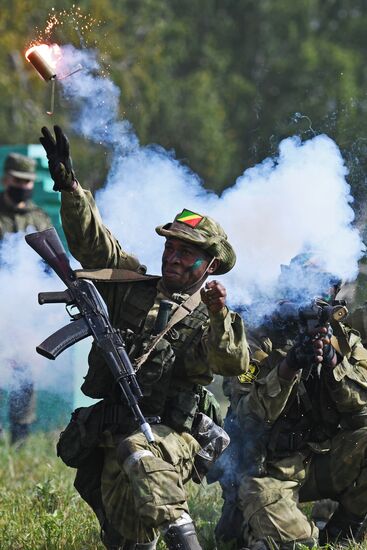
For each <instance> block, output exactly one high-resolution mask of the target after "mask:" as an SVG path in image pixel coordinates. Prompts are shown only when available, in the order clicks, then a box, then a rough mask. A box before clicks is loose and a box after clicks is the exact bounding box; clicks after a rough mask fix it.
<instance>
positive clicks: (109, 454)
mask: <svg viewBox="0 0 367 550" xmlns="http://www.w3.org/2000/svg"><path fill="white" fill-rule="evenodd" d="M42 133H43V137H41V139H40V141H41V143H42V144H43V146H44V148H45V150H46V152H47V156H48V159H49V167H50V173H51V176H52V177H53V179H54V181H55V189H57V190H61V193H62V206H61V216H62V222H63V228H64V231H65V235H66V238H67V240H68V244H69V248H70V251H71V253H72V254H73V255H74V256H75V258H77V259H78V260H79V261H80V262H81V264H82V265H83V267H84V268H86V269H93V270H96V269H102V270H103V271H101V272H94V273H93V272H92V273H91V275H90V276H91V277H93V278H94V280H96V281H103V282H99V283H97V287H98V289H99V291H100V293H101V294H102V296H103V298H104V300H105V302H106V304H107V307H108V311H109V314H110V318H111V322H112V324H113V325H114V326H115V327H116V328H118V329H120V330H121V331H122V333H123V334H124V335H125V338H126V342H128V344H127V345H128V348H129V354H130V357H131V358H132V359H133V360H134V359H135V363H136V364H137V362H138V359H137V358H139V357H142V356H144V353H146V352H147V349H148V348H147V346H149V343H150V342H151V341H152V340H151V335H152V333H154V325H155V320H156V317H157V312H158V309H159V304H160V302H161V300H163V299H168V300H171V301H172V302H173V314H172V315H174V313H175V309H178V308H179V305H180V304H182V303H183V304H184V306H185V304H188V302H187V300H190V299H191V301H192V300H194V301H196V304H195V305H194V306H191V312H190V313H189V312H187V313H186V314H185V315H184V316H183V317H182V319H181V320H180V321H179V322H177V323H176V324H175V325H174V326H173V327H172V328H171V329H170V330H169V331H168V332H167V333H166V334H165V335H164V337H163V338H161V340H160V342H159V344H158V345H157V346H156V348H155V349H154V350H153V352H151V353H150V355H149V357H148V359H147V360H146V361H145V362H143V364H142V366H141V368H140V370H139V371H138V381H139V384H140V386H141V388H142V390H143V394H144V397H143V399H142V400H141V402H140V406H141V409H142V412H143V413H144V415H145V417H146V418H147V419H148V421H149V422H150V423H151V425H152V429H153V433H154V436H155V440H156V441H155V443H153V444H148V443H147V441H146V440H145V438H144V436H143V435H142V434H141V433H140V432H137V431H136V425H135V423H134V421H133V418H131V415H130V414H129V411H128V410H127V408H126V406H125V405H124V404H123V403H121V397H120V395H119V394H118V392H116V385H115V384H114V382H113V379H112V376H111V375H110V373H109V371H108V369H107V367H106V365H105V364H104V362H103V360H102V358H101V357H99V356H98V354H97V352H96V349H92V351H91V353H90V356H89V371H88V374H87V376H86V378H85V382H84V384H83V386H82V390H83V392H84V393H85V394H86V395H89V396H90V397H95V398H102V399H103V401H102V402H100V403H102V404H103V406H102V407H101V406H100V404H99V405H97V406H96V407H97V408H98V410H99V411H100V413H99V417H98V422H97V424H98V430H97V433H94V434H92V435H93V436H96V439H97V440H98V445H99V446H98V447H96V448H95V450H94V451H93V452H92V453H91V456H90V457H89V458H88V460H87V461H86V462H85V463H84V464H83V466H82V467H80V468H79V469H78V473H77V478H76V487H77V489H78V490H79V492H80V493H81V495H82V496H83V498H84V499H85V500H87V502H88V503H89V504H90V505H91V506H92V507H93V509H94V511H95V513H96V515H97V517H98V519H99V521H100V524H101V527H102V539H103V541H104V543H105V545H106V547H107V548H110V549H112V548H121V549H125V550H127V549H143V548H144V549H153V548H155V545H156V540H157V535H158V534H159V533H160V534H161V535H162V536H163V538H164V540H165V542H166V544H167V546H168V548H170V549H187V550H191V549H193V550H196V549H199V548H200V545H199V542H198V540H197V536H196V532H195V528H194V525H193V523H192V519H191V518H190V516H189V510H188V506H187V502H186V494H185V490H184V484H185V483H186V482H187V481H188V480H189V479H190V478H191V477H192V470H193V463H194V459H195V455H196V454H197V453H198V451H199V450H200V445H199V443H198V441H197V440H196V439H195V437H194V436H193V435H192V434H193V433H194V430H195V424H196V418H197V415H198V413H199V412H204V413H206V414H209V411H210V409H211V407H210V406H209V407H207V406H204V402H207V399H206V398H207V395H205V393H204V391H203V385H206V384H209V383H210V382H211V380H212V378H213V374H215V373H218V374H223V375H236V374H240V373H241V372H243V371H244V370H245V369H246V368H247V366H248V351H247V343H246V337H245V332H244V327H243V323H242V320H241V318H240V317H239V316H238V315H237V314H235V313H233V312H231V311H229V310H228V308H227V307H226V305H225V301H226V290H225V288H224V287H223V286H222V285H221V284H220V283H219V282H217V281H211V282H209V283H207V284H206V288H205V290H202V291H201V295H200V288H201V287H202V285H203V283H204V281H205V280H206V278H207V276H208V275H212V274H216V275H218V274H223V273H226V272H228V271H229V270H230V269H232V267H233V266H234V263H235V253H234V251H233V249H232V247H231V245H230V244H229V242H228V240H227V236H226V234H225V233H224V231H223V229H222V228H221V227H220V226H219V224H218V223H216V222H215V221H214V220H212V219H211V218H209V217H207V216H201V215H198V214H195V213H193V212H190V211H187V210H184V211H183V212H181V214H179V215H177V216H176V218H175V220H174V221H173V222H172V223H167V224H166V225H163V226H160V227H158V228H157V229H156V231H157V233H158V234H159V235H161V236H164V237H165V238H166V243H165V249H164V252H163V256H162V277H149V276H146V275H144V274H145V268H144V266H142V265H141V264H140V263H139V261H138V260H137V259H136V258H135V257H134V256H131V255H129V254H127V253H126V252H124V250H123V249H122V248H121V246H120V244H119V243H118V241H117V240H116V239H115V238H114V237H113V236H112V235H111V233H110V232H109V231H108V229H106V227H105V226H104V225H103V224H102V221H101V218H100V216H99V213H98V210H97V208H96V205H95V203H94V200H93V198H92V196H91V194H90V193H89V192H88V191H85V190H84V189H82V187H81V186H80V185H79V183H78V182H77V181H76V179H75V176H74V173H73V171H72V167H71V161H70V157H69V145H68V142H67V139H66V137H65V135H64V134H63V133H62V131H61V129H60V128H59V127H57V126H56V127H55V136H56V140H55V139H54V138H53V136H52V135H51V134H50V132H49V131H48V130H47V128H43V129H42ZM104 268H109V269H107V270H106V269H104ZM86 276H87V275H86ZM190 297H191V298H190Z"/></svg>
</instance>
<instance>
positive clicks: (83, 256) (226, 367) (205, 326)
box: [61, 186, 248, 414]
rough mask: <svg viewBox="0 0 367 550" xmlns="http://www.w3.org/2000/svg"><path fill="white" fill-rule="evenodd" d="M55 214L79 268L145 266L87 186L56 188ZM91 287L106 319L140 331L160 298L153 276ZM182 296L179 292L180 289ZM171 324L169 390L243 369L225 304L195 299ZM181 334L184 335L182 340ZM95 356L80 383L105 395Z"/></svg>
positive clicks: (239, 330)
mask: <svg viewBox="0 0 367 550" xmlns="http://www.w3.org/2000/svg"><path fill="white" fill-rule="evenodd" d="M61 218H62V222H63V227H64V231H65V235H66V238H67V241H68V245H69V248H70V251H71V253H72V254H73V256H74V257H75V258H76V259H78V260H79V261H80V263H81V264H82V266H83V267H84V268H86V269H98V268H106V267H107V268H122V269H128V270H132V271H135V272H138V273H144V272H145V268H144V266H143V265H142V264H140V262H139V261H138V259H137V258H136V257H134V256H132V255H130V254H127V253H126V252H125V251H124V250H123V249H122V248H121V246H120V244H119V242H118V241H117V240H116V239H115V238H114V237H113V235H111V233H110V231H109V230H108V229H107V228H106V227H105V226H104V225H103V223H102V220H101V218H100V215H99V213H98V210H97V208H96V205H95V203H94V200H93V197H92V195H91V194H90V192H89V191H84V190H83V189H82V188H81V187H80V186H79V187H78V188H77V190H76V191H74V192H72V193H70V192H62V203H61ZM97 287H98V290H99V291H100V293H101V295H102V297H103V298H104V300H105V302H106V304H107V308H108V311H109V314H110V318H111V322H112V324H113V325H114V326H115V327H116V328H119V329H121V330H125V329H129V328H130V329H132V330H134V329H135V330H137V331H138V332H143V333H144V330H146V328H147V326H148V327H151V328H152V325H153V322H154V317H155V316H156V314H157V311H158V305H159V302H160V300H161V299H163V298H165V296H164V294H163V293H162V290H161V287H160V284H159V279H158V283H157V281H147V282H145V281H143V282H142V283H140V282H138V283H135V284H134V285H133V284H130V285H129V284H126V283H97ZM182 297H183V298H185V296H184V295H182ZM166 298H167V297H166ZM172 330H173V331H174V332H175V335H172V339H170V337H168V339H170V341H169V345H170V346H171V347H172V348H173V350H174V352H175V356H176V360H175V363H174V367H173V374H172V376H171V377H170V380H169V382H168V389H167V391H168V392H169V393H172V387H176V388H180V389H181V390H182V388H189V387H191V388H193V387H194V386H195V385H197V384H199V385H206V384H209V383H210V382H211V381H212V379H213V375H214V374H222V375H226V376H233V375H237V374H240V373H241V372H244V371H245V370H246V368H247V366H248V350H247V341H246V336H245V331H244V326H243V322H242V320H241V318H240V316H239V315H237V314H236V313H234V312H231V311H229V310H228V309H227V308H226V309H225V311H223V312H221V313H219V314H217V315H212V314H209V312H208V310H207V308H206V307H205V306H204V304H203V303H201V304H200V305H199V306H198V308H196V310H194V312H193V313H192V314H191V315H190V316H188V317H187V318H186V319H184V320H183V321H181V322H180V323H178V325H176V326H175V327H174V329H172ZM148 333H149V330H148ZM183 338H184V339H185V338H186V340H185V342H184V339H183ZM163 352H164V350H163V351H162V353H163ZM95 361H96V359H95V354H92V356H90V361H89V363H90V371H89V374H88V376H87V380H86V383H87V384H86V385H84V387H83V391H84V392H85V393H88V395H91V392H92V393H93V394H94V395H93V396H95V397H107V396H111V392H110V390H109V386H110V382H111V381H110V380H109V374H108V373H107V371H106V374H105V375H104V376H103V379H102V378H101V377H99V378H98V377H97V374H96V373H97V372H99V373H100V372H101V367H100V366H99V367H98V368H94V369H93V365H94V363H95ZM142 370H143V369H142ZM92 371H93V372H92ZM93 373H94V375H93ZM93 376H94V379H95V380H96V381H97V378H98V381H97V382H96V383H95V384H94V385H93V380H92V378H93ZM162 380H163V379H162ZM162 380H160V381H159V388H158V387H154V386H153V388H152V387H151V388H150V394H151V395H152V393H153V397H154V393H155V392H158V390H159V391H160V392H162V387H163V386H164V384H163V382H162ZM143 382H144V381H143ZM86 386H87V389H86ZM97 386H98V387H99V389H98V388H97ZM178 393H179V394H180V395H181V393H182V392H181V391H180V392H178ZM176 395H177V394H176ZM153 397H152V399H153ZM156 405H157V403H155V406H156ZM185 406H187V404H186V405H185ZM142 408H143V410H144V409H145V413H146V414H152V413H153V410H150V409H149V406H147V407H144V403H143V406H142ZM154 410H155V409H154Z"/></svg>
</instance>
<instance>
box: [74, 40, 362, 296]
mask: <svg viewBox="0 0 367 550" xmlns="http://www.w3.org/2000/svg"><path fill="white" fill-rule="evenodd" d="M63 53H64V58H63V59H64V64H65V66H66V67H67V68H68V70H70V69H72V67H73V64H75V63H76V62H78V63H81V64H82V65H83V67H84V72H82V73H78V74H77V75H75V76H73V77H70V79H66V80H65V81H63V91H64V94H65V96H66V97H67V98H68V99H69V100H70V101H71V102H72V104H73V105H74V106H77V108H78V110H77V116H76V118H75V119H74V127H75V130H76V131H77V132H79V133H80V134H82V135H84V136H85V137H86V138H88V139H92V140H95V141H98V142H100V143H103V144H104V145H107V146H111V147H112V149H113V152H114V155H113V161H112V165H111V170H110V173H109V175H108V178H107V182H106V186H105V188H104V189H103V190H101V191H99V192H98V193H97V203H98V205H99V208H100V210H101V213H102V217H103V219H104V221H105V223H106V225H107V226H108V227H109V228H110V229H111V230H112V231H113V233H114V234H115V235H116V236H117V237H118V238H119V240H120V241H121V242H122V244H123V246H124V248H125V249H126V250H128V251H130V252H135V253H137V252H138V255H139V259H140V260H141V261H142V262H143V263H145V264H146V265H147V266H148V271H149V272H155V273H157V272H159V271H160V261H161V253H162V248H163V243H162V238H161V237H158V236H157V235H156V234H155V232H154V228H155V226H156V225H160V224H162V223H165V222H168V221H170V220H172V219H173V217H174V216H175V214H177V213H178V212H179V211H180V210H181V209H182V208H184V207H185V208H188V209H191V210H193V211H195V212H199V213H205V214H208V215H210V216H212V217H213V218H215V219H216V220H218V221H219V222H220V223H221V225H222V226H223V227H224V228H225V230H226V232H227V233H228V235H229V238H230V241H231V242H232V243H233V245H234V247H235V250H236V252H237V257H238V260H237V264H236V267H235V268H234V269H233V271H232V272H231V273H230V274H228V275H227V276H225V277H223V281H224V282H225V284H226V286H227V287H228V290H229V297H230V300H231V301H232V303H237V304H243V303H246V302H247V303H250V302H252V301H254V300H256V299H257V297H258V294H259V289H261V291H262V292H263V293H264V292H265V293H267V294H268V295H270V296H271V294H272V292H273V291H274V289H275V284H276V280H277V277H278V275H279V273H280V265H281V264H286V263H288V262H289V261H290V260H291V258H292V257H294V256H295V255H297V254H299V253H301V252H303V251H304V250H305V249H308V250H312V251H313V252H315V253H316V254H317V256H318V258H319V261H320V262H321V264H322V265H323V268H324V269H325V270H327V271H328V272H331V273H332V274H334V275H335V276H337V277H340V278H342V279H344V280H353V279H354V278H355V277H356V275H357V269H358V266H357V261H358V259H359V258H360V257H361V255H362V251H363V243H362V241H361V238H360V236H359V234H358V231H357V230H356V229H354V228H353V227H352V225H351V223H352V221H353V218H354V213H353V210H352V208H351V205H350V204H351V202H352V200H353V199H352V197H351V195H350V187H349V185H348V183H347V182H346V179H345V178H346V175H347V170H346V167H345V165H344V162H343V159H342V156H341V154H340V151H339V149H338V147H337V145H336V144H335V142H334V141H332V140H331V139H330V138H328V137H327V136H325V135H321V136H317V137H315V138H313V139H310V140H308V141H306V142H305V143H302V142H301V141H300V140H299V139H298V138H289V139H286V140H284V141H282V142H281V144H280V146H279V155H278V156H277V158H274V159H266V160H265V161H264V162H263V163H261V164H259V165H258V166H255V167H254V168H251V169H249V170H246V172H245V173H244V174H243V175H242V176H240V177H239V178H238V180H237V182H236V183H235V184H234V185H233V186H232V187H231V188H229V189H227V190H226V191H225V192H224V193H223V195H222V196H221V197H218V196H217V195H215V194H213V193H209V192H207V191H206V190H205V189H204V187H203V186H202V184H201V181H200V179H199V177H198V176H197V175H195V174H193V173H192V172H191V171H190V170H189V169H188V168H187V167H184V166H182V165H180V163H179V162H178V161H177V160H176V159H175V158H174V156H173V155H172V154H171V153H169V152H167V151H165V150H164V149H162V148H160V147H139V143H138V139H137V137H136V135H135V134H134V132H133V130H132V128H131V126H130V125H129V124H128V122H126V121H120V120H119V119H118V102H119V99H120V91H119V89H118V88H117V87H116V86H114V85H113V84H112V83H111V81H110V80H109V79H108V78H102V77H101V76H99V75H98V74H96V70H97V69H98V62H97V57H96V52H90V51H79V50H75V49H73V48H71V47H67V48H65V49H63ZM300 284H302V286H304V285H305V282H304V281H302V283H301V281H300Z"/></svg>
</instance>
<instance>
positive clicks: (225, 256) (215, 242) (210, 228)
mask: <svg viewBox="0 0 367 550" xmlns="http://www.w3.org/2000/svg"><path fill="white" fill-rule="evenodd" d="M156 232H157V233H158V235H161V236H162V237H166V238H174V239H180V240H182V241H186V242H188V243H190V244H194V245H196V246H199V247H200V248H202V249H203V250H205V252H207V253H208V254H210V256H212V257H213V258H217V259H218V260H219V261H220V264H219V267H218V269H217V270H216V271H215V274H216V275H223V274H224V273H227V272H228V271H230V270H231V269H232V267H233V266H234V264H235V263H236V254H235V251H234V250H233V248H232V246H231V245H230V244H229V242H228V240H227V235H226V234H225V232H224V231H223V229H222V227H221V226H220V225H219V223H217V222H216V221H214V220H213V219H212V218H209V216H202V215H201V214H196V213H195V212H192V211H191V210H187V209H184V210H183V211H182V212H181V213H180V214H177V216H176V217H175V219H174V221H173V222H172V223H166V224H165V225H159V226H158V227H156Z"/></svg>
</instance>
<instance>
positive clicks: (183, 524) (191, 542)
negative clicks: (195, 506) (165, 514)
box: [161, 513, 202, 550]
mask: <svg viewBox="0 0 367 550" xmlns="http://www.w3.org/2000/svg"><path fill="white" fill-rule="evenodd" d="M161 531H162V535H163V539H164V542H165V543H166V546H167V548H168V550H202V548H201V546H200V543H199V540H198V537H197V535H196V530H195V526H194V523H193V521H192V519H191V518H190V516H189V515H188V514H186V513H184V514H183V515H182V516H181V517H180V518H179V519H178V520H176V521H175V522H173V523H170V524H169V525H168V526H167V527H166V528H163V529H162V530H161Z"/></svg>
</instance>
